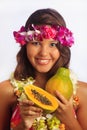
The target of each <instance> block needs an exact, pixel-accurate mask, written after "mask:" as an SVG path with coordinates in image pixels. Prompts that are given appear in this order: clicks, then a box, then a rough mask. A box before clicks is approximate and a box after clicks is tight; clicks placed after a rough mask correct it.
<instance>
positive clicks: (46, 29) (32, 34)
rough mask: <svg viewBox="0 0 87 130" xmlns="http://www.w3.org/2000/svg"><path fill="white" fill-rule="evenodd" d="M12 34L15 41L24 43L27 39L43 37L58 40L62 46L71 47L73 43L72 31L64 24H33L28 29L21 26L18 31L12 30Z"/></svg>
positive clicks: (40, 38) (32, 39) (40, 39)
mask: <svg viewBox="0 0 87 130" xmlns="http://www.w3.org/2000/svg"><path fill="white" fill-rule="evenodd" d="M30 27H31V28H32V30H31V29H30ZM13 36H14V38H15V40H16V42H17V43H19V44H20V45H22V46H23V45H25V44H26V43H28V42H29V41H34V40H39V41H42V39H43V38H45V39H50V38H52V39H54V40H57V41H59V42H60V43H61V44H62V45H63V46H67V47H71V46H72V45H73V44H74V38H73V34H72V32H71V31H70V30H69V29H68V28H66V27H64V26H53V25H52V26H48V25H40V26H39V25H34V24H31V25H30V26H29V27H28V31H26V30H25V27H24V26H22V27H21V28H20V30H19V31H14V32H13Z"/></svg>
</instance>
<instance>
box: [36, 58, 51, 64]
mask: <svg viewBox="0 0 87 130" xmlns="http://www.w3.org/2000/svg"><path fill="white" fill-rule="evenodd" d="M36 62H37V63H38V64H40V65H47V64H48V63H49V62H50V59H37V60H36Z"/></svg>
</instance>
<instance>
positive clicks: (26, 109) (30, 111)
mask: <svg viewBox="0 0 87 130" xmlns="http://www.w3.org/2000/svg"><path fill="white" fill-rule="evenodd" d="M18 108H19V113H20V115H21V121H20V123H19V124H18V125H17V126H16V127H15V128H14V130H19V129H21V130H29V128H31V127H32V124H33V122H34V119H35V118H37V117H40V116H41V115H42V109H40V108H38V107H36V106H35V105H34V103H33V102H32V101H30V100H27V99H26V100H23V101H21V102H19V105H18Z"/></svg>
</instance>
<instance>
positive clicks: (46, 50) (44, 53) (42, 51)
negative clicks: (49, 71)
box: [39, 46, 48, 56]
mask: <svg viewBox="0 0 87 130" xmlns="http://www.w3.org/2000/svg"><path fill="white" fill-rule="evenodd" d="M39 54H40V55H41V56H46V55H47V54H48V48H47V46H42V47H41V48H40V52H39Z"/></svg>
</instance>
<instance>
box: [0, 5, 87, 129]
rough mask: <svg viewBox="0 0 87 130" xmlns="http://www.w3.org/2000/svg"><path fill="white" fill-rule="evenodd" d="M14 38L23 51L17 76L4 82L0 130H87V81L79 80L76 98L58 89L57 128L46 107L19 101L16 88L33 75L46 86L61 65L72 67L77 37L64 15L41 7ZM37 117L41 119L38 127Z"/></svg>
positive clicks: (28, 101) (0, 91) (1, 98)
mask: <svg viewBox="0 0 87 130" xmlns="http://www.w3.org/2000/svg"><path fill="white" fill-rule="evenodd" d="M14 37H15V40H16V42H18V43H19V44H20V51H19V52H18V54H17V66H16V69H15V71H14V73H13V76H12V77H11V78H10V79H8V80H6V81H3V82H2V83H0V130H11V129H12V130H54V129H56V130H87V103H86V101H85V99H86V98H87V83H84V82H81V81H77V84H76V86H77V89H76V93H75V95H74V96H75V99H73V95H72V97H71V98H70V100H69V101H67V99H65V98H64V97H63V95H61V94H60V93H59V92H58V91H56V92H55V94H56V97H57V99H58V103H59V107H58V108H57V109H56V111H55V112H54V113H55V115H56V116H55V117H56V121H55V123H57V122H58V121H59V122H61V123H59V124H60V126H58V125H57V127H56V124H54V125H53V121H50V125H48V124H49V123H48V124H47V123H44V122H46V121H47V117H44V116H45V115H44V112H43V109H41V108H40V107H37V106H36V105H35V104H34V103H33V102H32V101H31V100H28V99H24V100H20V101H19V100H18V94H17V91H16V90H17V89H18V87H19V86H23V85H25V84H28V83H29V82H31V81H30V78H29V77H32V78H33V79H34V80H35V81H34V84H35V85H37V86H38V87H41V88H42V89H45V86H46V83H47V81H48V80H49V79H50V78H51V77H52V76H53V75H54V74H55V73H56V71H57V70H58V68H60V67H65V68H69V63H70V56H71V52H70V47H71V46H72V45H73V44H74V39H73V35H72V32H71V31H70V30H69V29H68V28H67V27H66V23H65V21H64V19H63V17H62V16H61V15H60V14H59V13H58V12H57V11H56V10H54V9H49V8H48V9H40V10H37V11H35V12H34V13H32V14H31V16H30V17H29V18H28V20H27V22H26V24H25V26H22V27H21V29H20V30H19V31H18V32H16V31H14ZM73 94H74V93H73ZM19 99H20V97H19ZM50 116H52V115H50ZM40 117H44V118H45V120H44V118H42V119H43V120H44V121H42V122H41V118H40ZM35 119H39V124H38V126H37V122H35ZM35 123H36V124H35ZM35 125H36V126H35ZM34 126H35V127H34ZM39 126H41V128H40V127H39Z"/></svg>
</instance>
